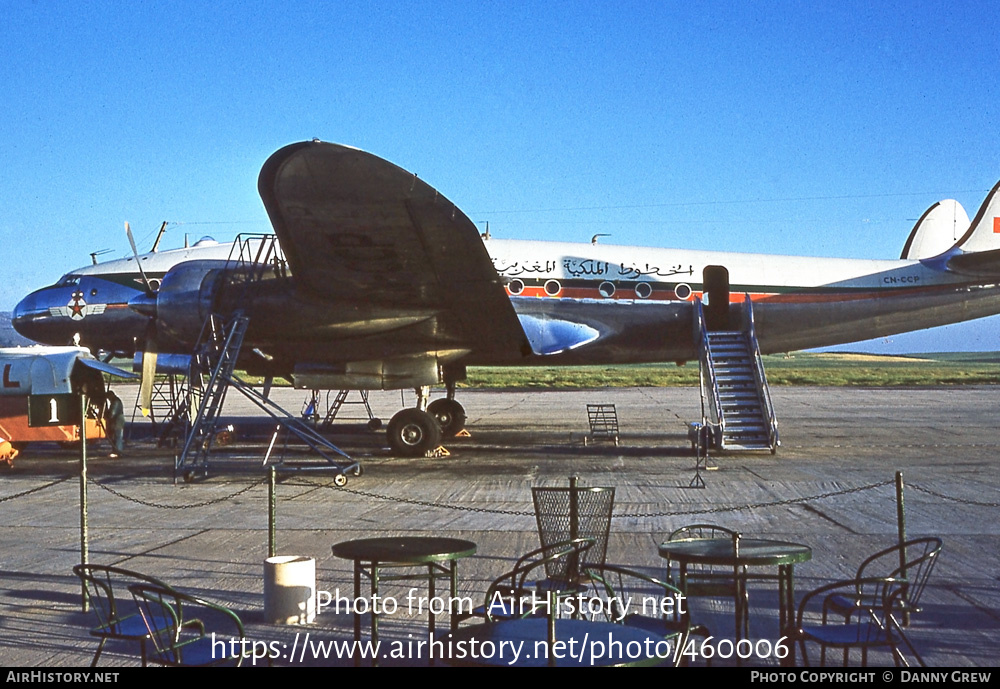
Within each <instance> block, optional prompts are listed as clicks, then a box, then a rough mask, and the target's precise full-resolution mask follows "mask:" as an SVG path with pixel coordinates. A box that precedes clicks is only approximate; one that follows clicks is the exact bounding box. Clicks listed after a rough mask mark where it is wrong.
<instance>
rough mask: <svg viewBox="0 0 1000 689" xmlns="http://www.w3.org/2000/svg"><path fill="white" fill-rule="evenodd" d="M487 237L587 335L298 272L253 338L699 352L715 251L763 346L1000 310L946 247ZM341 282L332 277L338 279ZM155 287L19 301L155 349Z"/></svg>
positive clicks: (356, 349)
mask: <svg viewBox="0 0 1000 689" xmlns="http://www.w3.org/2000/svg"><path fill="white" fill-rule="evenodd" d="M484 242H485V246H486V249H487V251H488V253H489V255H490V257H491V258H492V260H493V265H494V267H495V269H496V271H497V274H498V276H499V279H500V281H501V282H503V284H504V289H505V290H506V292H507V294H508V295H509V297H510V299H511V302H512V304H513V307H514V310H515V312H516V313H517V314H518V316H519V317H520V318H521V320H522V323H525V322H526V319H527V320H531V319H534V320H535V321H536V322H542V323H545V324H551V323H553V322H565V323H568V324H573V326H574V327H576V328H578V329H580V330H582V331H585V332H586V333H588V334H587V335H586V337H584V336H583V335H580V336H579V337H580V340H579V343H576V342H571V343H569V344H568V345H567V346H564V347H561V348H560V347H559V346H556V347H554V348H553V351H551V352H550V353H547V354H538V353H527V354H526V353H525V352H521V351H512V350H505V351H485V352H484V351H477V350H475V349H470V348H469V347H468V346H467V345H466V344H465V343H462V342H460V341H457V340H456V341H454V342H451V341H450V339H449V335H448V333H447V327H446V326H445V325H443V324H441V323H439V322H437V321H435V314H434V313H433V312H428V311H427V310H426V309H421V308H417V307H414V308H410V309H408V308H407V307H406V306H405V305H404V306H397V307H395V308H393V309H391V310H387V309H385V308H382V307H379V306H378V305H377V304H374V305H373V304H365V303H356V302H341V303H336V302H331V301H330V300H325V299H316V298H314V297H313V296H310V294H308V293H305V292H303V291H302V290H297V289H296V285H295V278H294V275H292V276H291V277H289V278H287V279H274V280H267V281H264V282H262V285H261V288H260V289H259V290H258V292H257V294H256V296H255V298H254V300H253V303H252V304H249V305H247V304H244V305H243V306H244V307H246V308H247V309H248V311H249V313H250V315H251V328H250V331H249V333H248V340H249V341H250V342H252V344H253V346H254V347H257V348H258V349H259V350H261V351H263V352H265V353H267V354H268V356H269V357H270V361H271V362H272V364H271V365H272V366H273V367H275V368H276V369H279V370H280V369H287V370H288V371H291V370H293V369H294V367H295V366H296V365H298V364H300V363H303V362H309V363H316V364H338V363H340V362H348V361H353V360H357V359H358V358H359V357H361V356H363V357H368V358H371V357H375V358H380V359H395V358H405V357H407V356H412V355H418V354H424V353H427V352H430V351H434V352H437V355H438V358H439V359H440V361H442V362H445V363H447V362H461V363H462V364H463V365H464V364H471V365H510V364H521V365H526V364H527V365H530V364H604V363H647V362H663V361H685V360H689V359H692V358H694V357H695V356H696V346H695V337H694V325H693V317H694V316H693V302H694V300H695V299H697V298H706V297H707V296H708V293H709V292H711V287H710V286H707V285H706V279H705V275H706V268H707V267H711V266H718V267H722V268H725V270H726V271H727V272H728V280H727V284H726V286H727V287H728V290H727V291H728V299H729V301H730V302H731V303H732V308H733V309H734V311H735V312H738V311H739V310H740V308H741V307H740V305H741V303H742V302H743V300H744V298H745V295H750V298H751V299H752V300H753V302H754V314H755V318H756V323H757V331H758V337H759V341H760V347H761V350H762V351H763V352H765V353H767V352H782V351H789V350H792V349H802V348H811V347H819V346H826V345H833V344H840V343H846V342H851V341H856V340H861V339H868V338H872V337H879V336H885V335H891V334H895V333H899V332H904V331H910V330H917V329H922V328H929V327H933V326H938V325H944V324H948V323H955V322H959V321H963V320H969V319H971V318H978V317H982V316H987V315H991V314H995V313H998V312H1000V289H998V288H997V286H996V285H993V284H982V281H973V280H970V279H969V278H967V277H964V278H963V277H961V276H959V275H956V274H954V273H950V272H946V271H944V270H941V269H940V268H939V267H936V266H935V264H934V263H933V261H916V260H854V259H835V258H816V257H800V256H782V255H763V254H741V253H729V252H715V251H693V250H685V249H659V248H644V247H630V246H616V245H593V244H571V243H558V242H540V241H520V240H499V239H488V240H484ZM230 248H231V245H230V244H206V245H201V246H195V247H191V248H189V249H180V250H174V251H164V252H159V253H154V254H145V255H143V256H140V257H139V260H140V261H141V262H142V265H143V267H144V271H145V273H146V275H147V278H148V279H149V280H150V281H151V282H153V285H154V286H156V285H157V284H158V282H159V281H161V280H163V279H164V277H165V276H166V275H167V274H168V273H169V272H170V271H171V269H173V268H175V267H176V266H177V265H179V264H180V263H182V262H185V261H192V260H213V261H225V260H226V258H227V257H228V256H229V253H230ZM710 270H712V269H710ZM715 270H716V271H717V269H715ZM717 272H718V271H717ZM336 289H337V285H336V284H335V283H334V284H331V285H330V290H331V292H332V293H334V294H335V293H336ZM143 291H144V283H143V279H142V277H141V275H140V274H139V271H138V270H137V269H136V262H135V259H134V258H128V259H121V260H117V261H109V262H106V263H103V264H98V265H90V266H85V267H83V268H80V269H78V270H74V271H72V272H71V273H68V274H67V275H66V276H64V277H63V278H62V279H61V280H60V281H59V282H57V283H56V284H55V285H52V286H50V287H45V288H42V289H40V290H37V291H35V292H33V293H31V294H30V295H28V296H27V297H25V298H24V299H23V300H22V301H21V302H20V303H19V304H18V305H17V307H16V309H15V312H14V326H15V328H17V330H18V331H19V332H21V333H22V334H23V335H25V336H26V337H29V338H31V339H33V340H36V341H39V342H42V343H45V344H53V345H55V344H67V343H69V342H70V341H71V340H72V339H73V337H74V335H75V334H79V336H80V341H81V342H82V343H83V344H85V345H87V346H90V347H92V348H93V349H95V350H96V349H101V350H105V351H116V352H124V353H131V352H133V351H135V350H136V349H137V348H141V341H142V338H143V336H144V332H145V330H146V327H147V324H148V318H147V317H146V316H144V315H142V314H140V313H137V312H136V311H134V310H133V309H131V308H129V301H130V300H132V299H133V298H134V297H136V295H139V294H142V293H143ZM724 293H725V292H723V294H724ZM709 301H710V299H709ZM161 337H163V339H164V341H163V342H161V344H160V348H161V351H169V350H171V349H173V350H176V351H178V352H189V351H190V347H191V345H192V344H193V343H192V342H190V341H187V340H188V337H185V336H184V334H183V333H179V332H174V333H171V332H170V331H169V329H167V332H166V334H165V336H163V335H161ZM251 363H252V362H251ZM258 363H260V362H258Z"/></svg>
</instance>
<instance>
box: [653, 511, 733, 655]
mask: <svg viewBox="0 0 1000 689" xmlns="http://www.w3.org/2000/svg"><path fill="white" fill-rule="evenodd" d="M739 536H740V534H739V533H737V532H736V531H733V530H732V529H727V528H726V527H724V526H719V525H717V524H690V525H688V526H682V527H681V528H679V529H675V530H674V531H673V532H671V534H670V535H669V536H668V537H667V540H668V541H679V540H683V539H689V538H719V539H726V540H729V541H732V542H733V543H734V548H735V547H738V545H737V544H738V541H739ZM667 583H669V584H672V585H675V586H677V587H678V588H680V589H681V590H682V591H684V593H685V595H686V596H687V597H688V598H696V597H702V598H732V599H733V601H734V607H735V612H734V615H735V624H736V632H737V636H739V633H740V629H741V628H742V630H743V634H742V637H743V638H748V637H749V635H750V634H749V616H748V615H747V614H746V611H747V610H749V606H750V596H749V593H748V591H747V588H746V572H745V571H744V570H743V569H742V568H740V567H722V566H717V565H700V564H688V565H687V567H685V568H684V572H683V576H682V575H681V573H678V574H677V575H676V576H675V575H674V572H673V568H672V564H671V562H670V560H669V559H667Z"/></svg>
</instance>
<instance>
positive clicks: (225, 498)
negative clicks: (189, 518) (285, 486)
mask: <svg viewBox="0 0 1000 689" xmlns="http://www.w3.org/2000/svg"><path fill="white" fill-rule="evenodd" d="M90 483H93V484H94V485H95V486H97V487H98V488H100V489H102V490H105V491H107V492H108V493H111V494H112V495H114V496H116V497H119V498H121V499H122V500H127V501H128V502H134V503H136V504H137V505H143V506H144V507H155V508H157V509H162V510H186V509H190V508H192V507H208V506H209V505H218V504H219V503H223V502H227V501H228V500H232V499H233V498H235V497H239V496H240V495H243V494H244V493H246V492H249V491H250V490H253V489H254V488H256V487H257V486H261V485H264V484H265V483H267V479H261V480H259V481H256V482H254V483H251V484H250V485H248V486H246V487H244V488H240V489H239V490H238V491H236V492H235V493H231V494H229V495H224V496H222V497H221V498H214V499H212V500H206V501H204V502H193V503H190V504H188V505H164V504H161V503H155V502H150V501H148V500H140V499H139V498H133V497H131V496H129V495H125V494H124V493H121V492H119V491H117V490H115V489H114V488H111V487H110V486H106V485H104V484H103V483H99V482H97V481H94V480H92V479H91V481H90Z"/></svg>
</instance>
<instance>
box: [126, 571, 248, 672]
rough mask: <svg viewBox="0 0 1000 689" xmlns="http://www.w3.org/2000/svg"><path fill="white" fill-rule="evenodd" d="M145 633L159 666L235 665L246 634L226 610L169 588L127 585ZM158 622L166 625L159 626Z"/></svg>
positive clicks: (240, 654) (240, 659)
mask: <svg viewBox="0 0 1000 689" xmlns="http://www.w3.org/2000/svg"><path fill="white" fill-rule="evenodd" d="M128 588H129V591H130V592H131V593H132V596H133V598H135V602H136V604H137V605H138V607H139V612H140V614H141V615H142V619H143V621H144V622H145V623H146V628H147V630H148V632H149V638H150V640H151V641H152V645H153V649H154V651H155V655H154V656H153V657H152V658H150V661H151V662H154V663H157V664H159V665H169V666H175V667H180V666H185V667H188V666H190V667H196V666H197V667H200V666H208V665H233V666H239V665H240V664H241V663H242V662H243V651H244V644H243V640H244V639H245V638H246V632H245V630H244V628H243V622H242V621H240V618H239V617H238V616H237V615H236V613H234V612H233V611H232V610H230V609H229V608H226V607H223V606H221V605H218V604H216V603H211V602H209V601H206V600H204V599H201V598H196V597H195V596H191V595H188V594H185V593H181V592H179V591H175V590H173V589H170V588H164V587H162V586H153V585H150V584H133V585H132V586H129V587H128ZM160 620H166V622H167V624H165V625H159V624H158V622H159V621H160Z"/></svg>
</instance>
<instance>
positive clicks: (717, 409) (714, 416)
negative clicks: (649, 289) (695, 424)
mask: <svg viewBox="0 0 1000 689" xmlns="http://www.w3.org/2000/svg"><path fill="white" fill-rule="evenodd" d="M694 312H695V328H696V330H695V333H696V337H698V338H699V345H698V363H699V366H698V378H699V382H700V384H701V423H702V426H709V427H711V426H714V427H717V428H718V429H719V432H720V434H721V433H722V432H723V431H724V430H725V427H726V420H725V418H724V417H723V415H722V398H721V397H720V396H719V385H718V380H717V378H716V374H715V364H714V363H713V362H712V357H711V356H709V350H708V324H707V323H706V322H705V308H704V306H703V305H702V303H701V298H699V297H695V298H694ZM706 373H707V374H708V380H707V381H706V380H705V375H706ZM709 389H711V392H709ZM706 400H708V409H707V411H706V409H705V401H706ZM720 437H721V435H720Z"/></svg>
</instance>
